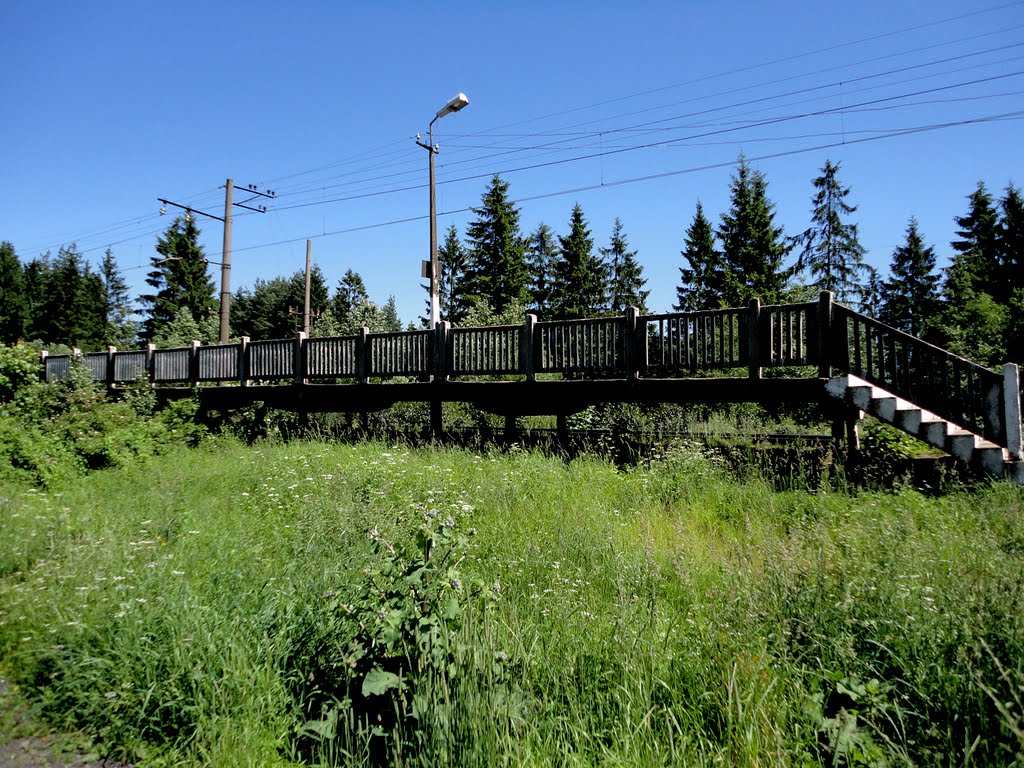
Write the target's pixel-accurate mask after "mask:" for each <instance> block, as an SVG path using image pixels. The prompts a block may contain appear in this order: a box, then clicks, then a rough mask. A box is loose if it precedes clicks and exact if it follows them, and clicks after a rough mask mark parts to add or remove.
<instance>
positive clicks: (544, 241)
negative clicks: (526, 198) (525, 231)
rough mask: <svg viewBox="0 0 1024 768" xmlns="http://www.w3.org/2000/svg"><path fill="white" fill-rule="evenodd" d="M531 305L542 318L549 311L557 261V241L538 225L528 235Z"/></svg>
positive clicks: (544, 227)
mask: <svg viewBox="0 0 1024 768" xmlns="http://www.w3.org/2000/svg"><path fill="white" fill-rule="evenodd" d="M529 258H530V286H529V290H530V296H531V302H530V303H531V305H532V306H533V308H534V309H536V310H537V312H539V313H540V314H541V315H542V316H543V315H546V314H547V313H548V311H549V310H550V309H551V300H552V297H553V295H554V290H555V286H554V269H555V261H556V260H557V259H558V241H557V238H556V236H555V233H554V232H553V231H552V230H551V227H549V226H548V225H547V224H539V225H538V226H537V229H535V230H534V232H533V234H532V235H530V254H529Z"/></svg>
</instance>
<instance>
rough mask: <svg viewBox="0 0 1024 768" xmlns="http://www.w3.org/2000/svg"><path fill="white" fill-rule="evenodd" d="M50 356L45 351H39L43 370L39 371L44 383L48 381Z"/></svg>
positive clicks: (40, 364) (40, 378)
mask: <svg viewBox="0 0 1024 768" xmlns="http://www.w3.org/2000/svg"><path fill="white" fill-rule="evenodd" d="M49 356H50V353H49V352H47V351H46V350H45V349H42V350H40V351H39V366H40V368H41V369H42V370H40V371H39V380H40V381H42V382H45V381H46V358H48V357H49Z"/></svg>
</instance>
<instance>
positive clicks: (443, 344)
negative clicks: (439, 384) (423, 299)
mask: <svg viewBox="0 0 1024 768" xmlns="http://www.w3.org/2000/svg"><path fill="white" fill-rule="evenodd" d="M451 330H452V324H451V323H450V322H449V321H447V320H442V321H440V322H439V323H438V324H437V326H436V327H435V330H434V359H433V360H432V361H431V363H432V365H431V372H432V373H433V374H434V381H448V376H449V371H448V337H449V336H450V335H451Z"/></svg>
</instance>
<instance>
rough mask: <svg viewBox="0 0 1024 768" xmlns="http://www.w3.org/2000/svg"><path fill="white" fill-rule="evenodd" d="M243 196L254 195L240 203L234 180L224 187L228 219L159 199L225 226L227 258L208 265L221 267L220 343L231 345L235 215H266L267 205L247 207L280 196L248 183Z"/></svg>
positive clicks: (161, 211) (225, 211)
mask: <svg viewBox="0 0 1024 768" xmlns="http://www.w3.org/2000/svg"><path fill="white" fill-rule="evenodd" d="M241 189H242V190H243V194H247V195H252V197H247V198H246V199H245V200H243V201H241V202H238V203H236V202H235V200H234V197H235V182H234V180H233V179H228V180H227V181H226V182H225V184H224V216H217V215H215V214H212V213H207V212H206V211H200V210H198V209H196V208H193V207H192V206H189V205H182V204H181V203H175V202H173V201H171V200H165V199H164V198H162V197H158V198H157V200H159V201H160V202H161V203H162V204H163V205H173V206H174V207H175V208H181V209H182V210H183V211H185V213H186V214H193V213H198V214H200V215H201V216H206V217H207V218H208V219H216V220H217V221H219V222H221V223H223V224H224V250H223V256H222V257H221V260H220V261H212V260H210V259H206V260H205V261H206V263H207V264H218V265H220V343H221V344H227V342H228V337H229V336H230V335H231V219H232V213H233V211H234V209H235V208H245V209H246V210H247V211H253V212H254V213H266V212H267V206H265V205H256V206H252V205H246V203H251V202H252V201H253V200H255V199H256V198H257V197H266V198H270V199H273V198H274V197H276V194H275V193H274V191H273V190H272V189H268V190H266V191H262V190H259V189H257V188H256V185H255V184H246V185H245V186H244V187H241ZM160 213H161V214H163V213H164V209H163V208H161V209H160Z"/></svg>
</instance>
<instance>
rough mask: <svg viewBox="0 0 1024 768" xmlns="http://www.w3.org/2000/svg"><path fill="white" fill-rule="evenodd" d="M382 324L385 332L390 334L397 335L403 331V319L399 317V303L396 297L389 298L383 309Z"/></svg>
mask: <svg viewBox="0 0 1024 768" xmlns="http://www.w3.org/2000/svg"><path fill="white" fill-rule="evenodd" d="M381 315H382V317H381V322H382V324H383V326H384V330H385V331H387V332H388V333H397V332H398V331H400V330H402V319H401V318H400V317H399V316H398V303H397V302H396V301H395V297H394V296H388V300H387V301H385V302H384V306H383V307H381Z"/></svg>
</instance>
